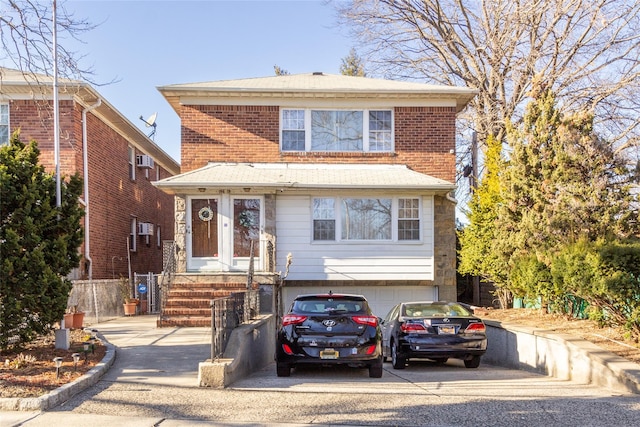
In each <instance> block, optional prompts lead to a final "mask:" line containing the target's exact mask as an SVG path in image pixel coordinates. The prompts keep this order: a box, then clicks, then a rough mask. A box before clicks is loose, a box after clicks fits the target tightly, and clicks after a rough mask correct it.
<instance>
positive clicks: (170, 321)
mask: <svg viewBox="0 0 640 427" xmlns="http://www.w3.org/2000/svg"><path fill="white" fill-rule="evenodd" d="M157 326H158V327H159V328H166V327H171V326H180V327H205V328H206V327H211V316H206V317H203V316H186V317H185V316H182V317H173V316H170V317H164V316H160V318H159V319H158V322H157Z"/></svg>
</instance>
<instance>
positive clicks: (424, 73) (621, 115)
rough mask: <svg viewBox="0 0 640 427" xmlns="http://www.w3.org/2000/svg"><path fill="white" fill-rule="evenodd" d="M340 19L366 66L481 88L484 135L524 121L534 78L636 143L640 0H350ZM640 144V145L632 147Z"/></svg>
mask: <svg viewBox="0 0 640 427" xmlns="http://www.w3.org/2000/svg"><path fill="white" fill-rule="evenodd" d="M336 7H337V9H338V12H339V15H340V17H341V19H340V21H341V23H343V24H347V25H349V27H350V28H351V29H352V31H353V34H354V35H355V36H356V37H357V38H358V40H359V41H360V42H361V44H362V46H363V47H366V51H363V50H361V52H366V53H363V54H366V59H367V64H368V66H369V70H370V71H373V72H375V73H376V74H378V75H384V76H385V77H387V78H395V79H418V80H425V81H428V82H432V83H439V84H447V85H465V86H469V87H474V88H477V89H479V91H480V93H479V95H478V96H477V97H476V98H475V99H474V100H473V102H472V105H471V107H472V108H471V109H470V111H469V117H470V120H471V121H472V124H471V126H473V128H474V129H475V130H476V131H477V132H478V139H479V141H484V140H485V139H486V136H487V135H489V134H492V135H494V136H496V137H497V138H499V139H502V138H503V137H504V134H505V127H504V123H505V119H510V120H511V121H512V122H516V123H517V122H518V120H519V118H521V117H522V113H523V106H524V105H525V102H526V101H527V100H528V99H530V98H529V94H528V92H529V91H530V90H531V88H532V82H533V81H534V80H535V79H537V80H538V81H541V82H545V83H546V84H547V85H548V87H549V88H551V89H553V90H554V92H555V93H556V94H557V95H558V100H559V103H560V105H561V106H563V107H564V108H566V109H572V110H574V111H575V110H578V109H581V110H588V111H591V112H593V113H594V116H595V118H596V123H595V125H596V126H598V128H597V129H598V132H599V133H600V135H602V136H603V137H605V138H606V139H607V140H609V141H610V142H611V143H612V144H613V146H614V147H615V149H616V150H617V151H618V152H620V151H623V150H624V151H627V154H634V152H633V149H634V148H635V149H637V148H638V146H639V144H640V120H639V117H640V101H639V98H640V97H638V96H637V94H638V93H640V87H639V86H640V74H639V72H640V2H638V1H637V0H484V1H466V0H376V1H371V0H352V1H349V2H336ZM635 154H637V153H635Z"/></svg>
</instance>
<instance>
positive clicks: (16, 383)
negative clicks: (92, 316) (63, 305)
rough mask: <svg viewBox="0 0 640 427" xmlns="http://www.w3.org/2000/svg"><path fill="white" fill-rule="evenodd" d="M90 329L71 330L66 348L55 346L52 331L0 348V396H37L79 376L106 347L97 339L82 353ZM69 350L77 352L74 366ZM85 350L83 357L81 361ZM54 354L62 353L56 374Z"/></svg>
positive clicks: (95, 363)
mask: <svg viewBox="0 0 640 427" xmlns="http://www.w3.org/2000/svg"><path fill="white" fill-rule="evenodd" d="M91 336H92V334H91V332H87V331H83V330H81V329H72V330H71V340H70V341H71V347H70V348H69V350H62V349H56V348H55V334H54V333H53V332H52V333H51V334H50V335H47V336H44V337H41V338H39V339H37V340H35V341H33V342H31V343H27V344H24V345H23V346H22V348H20V349H11V350H7V351H2V352H0V398H1V397H39V396H42V395H44V394H47V393H48V392H50V391H51V390H55V389H56V388H58V387H60V386H62V385H64V384H67V383H70V382H73V381H75V380H76V379H78V378H80V377H81V376H82V375H84V374H85V373H86V372H87V371H89V370H90V369H91V368H93V367H94V366H96V365H97V364H98V363H100V362H101V361H102V359H103V358H104V356H105V354H106V352H107V348H106V346H104V345H103V344H102V343H101V342H100V340H99V339H96V340H95V343H94V345H93V351H91V349H90V350H89V351H88V352H86V353H85V351H84V346H83V343H84V342H85V341H88V340H89V339H90V338H91ZM73 353H79V354H80V360H79V361H78V363H77V364H76V366H74V361H73V356H72V355H73ZM85 354H86V361H85ZM55 357H62V365H61V366H60V369H59V376H58V377H57V376H56V366H55V363H54V361H53V359H54V358H55Z"/></svg>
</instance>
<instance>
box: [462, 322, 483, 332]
mask: <svg viewBox="0 0 640 427" xmlns="http://www.w3.org/2000/svg"><path fill="white" fill-rule="evenodd" d="M486 330H487V328H486V326H484V323H480V322H478V323H470V324H469V326H467V329H465V330H464V332H465V333H467V334H478V333H480V334H484V333H485V332H486Z"/></svg>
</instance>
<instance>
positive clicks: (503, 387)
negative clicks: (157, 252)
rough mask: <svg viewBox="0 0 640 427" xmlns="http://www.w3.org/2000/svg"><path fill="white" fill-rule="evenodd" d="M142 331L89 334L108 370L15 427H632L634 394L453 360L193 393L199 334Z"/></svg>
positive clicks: (296, 374)
mask: <svg viewBox="0 0 640 427" xmlns="http://www.w3.org/2000/svg"><path fill="white" fill-rule="evenodd" d="M152 321H153V322H155V320H153V319H152ZM150 324H151V325H152V323H150V322H147V321H146V320H144V321H141V320H140V319H121V320H119V321H116V322H107V323H105V324H102V325H100V327H99V329H100V330H101V332H102V333H103V334H104V335H105V336H106V337H107V338H108V340H109V341H110V342H111V343H112V344H114V345H116V346H117V348H118V349H117V352H116V354H117V356H116V360H115V362H114V365H113V366H112V367H111V368H110V369H109V371H108V372H107V373H106V374H105V375H104V377H102V379H101V380H100V381H99V382H98V383H97V384H96V385H94V386H92V387H90V388H88V389H86V390H85V391H83V392H81V393H80V394H78V395H76V396H74V397H73V398H71V399H70V400H69V401H67V402H65V403H64V404H62V405H60V406H58V407H56V408H54V409H52V410H49V411H47V412H46V413H44V414H41V415H39V416H36V417H35V418H34V419H32V420H30V421H29V422H27V423H25V424H24V425H25V426H27V427H31V426H34V427H36V426H46V427H52V426H56V425H67V426H76V425H78V426H80V425H82V426H86V425H90V426H92V427H98V426H121V425H122V426H125V425H131V426H159V427H173V426H186V425H189V426H193V425H215V426H238V425H243V426H246V425H252V426H266V425H269V426H276V425H285V426H286V425H289V426H293V425H296V426H297V425H315V426H319V425H332V426H363V425H367V426H458V427H465V426H509V427H512V426H527V427H534V426H544V427H547V426H580V427H586V426H598V427H602V426H625V427H627V426H635V425H639V421H638V420H640V395H633V394H620V393H617V392H612V391H610V390H606V389H602V388H597V387H593V386H588V385H583V384H577V383H574V382H569V381H560V380H556V379H554V378H551V377H546V376H543V375H539V374H534V373H529V372H525V371H518V370H513V369H506V368H502V367H497V366H491V365H487V364H481V365H480V367H479V368H478V369H466V368H465V367H464V365H463V364H462V362H460V361H455V360H453V361H449V362H448V363H447V364H446V365H443V366H439V365H435V364H432V363H429V362H422V363H411V364H410V365H409V366H408V367H407V368H406V369H404V370H394V369H393V368H392V367H391V364H388V363H386V364H385V371H384V373H383V376H382V378H380V379H374V378H369V376H368V371H367V370H366V369H351V368H303V369H296V370H293V371H292V374H291V377H288V378H278V377H277V376H276V373H275V365H274V364H271V365H269V366H267V367H266V368H265V369H263V370H261V371H258V372H256V373H254V374H252V375H251V376H249V377H247V378H245V379H243V380H241V381H239V382H236V383H234V384H233V385H232V386H231V387H229V388H227V389H210V388H199V387H197V368H198V362H199V361H202V360H205V359H206V358H207V357H208V354H209V351H210V350H209V344H208V343H209V342H210V340H209V337H210V331H209V330H207V329H206V328H163V329H156V328H154V327H152V326H149V325H150ZM0 424H3V423H0ZM9 425H12V424H9ZM14 425H22V424H14ZM3 427H4V425H3Z"/></svg>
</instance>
